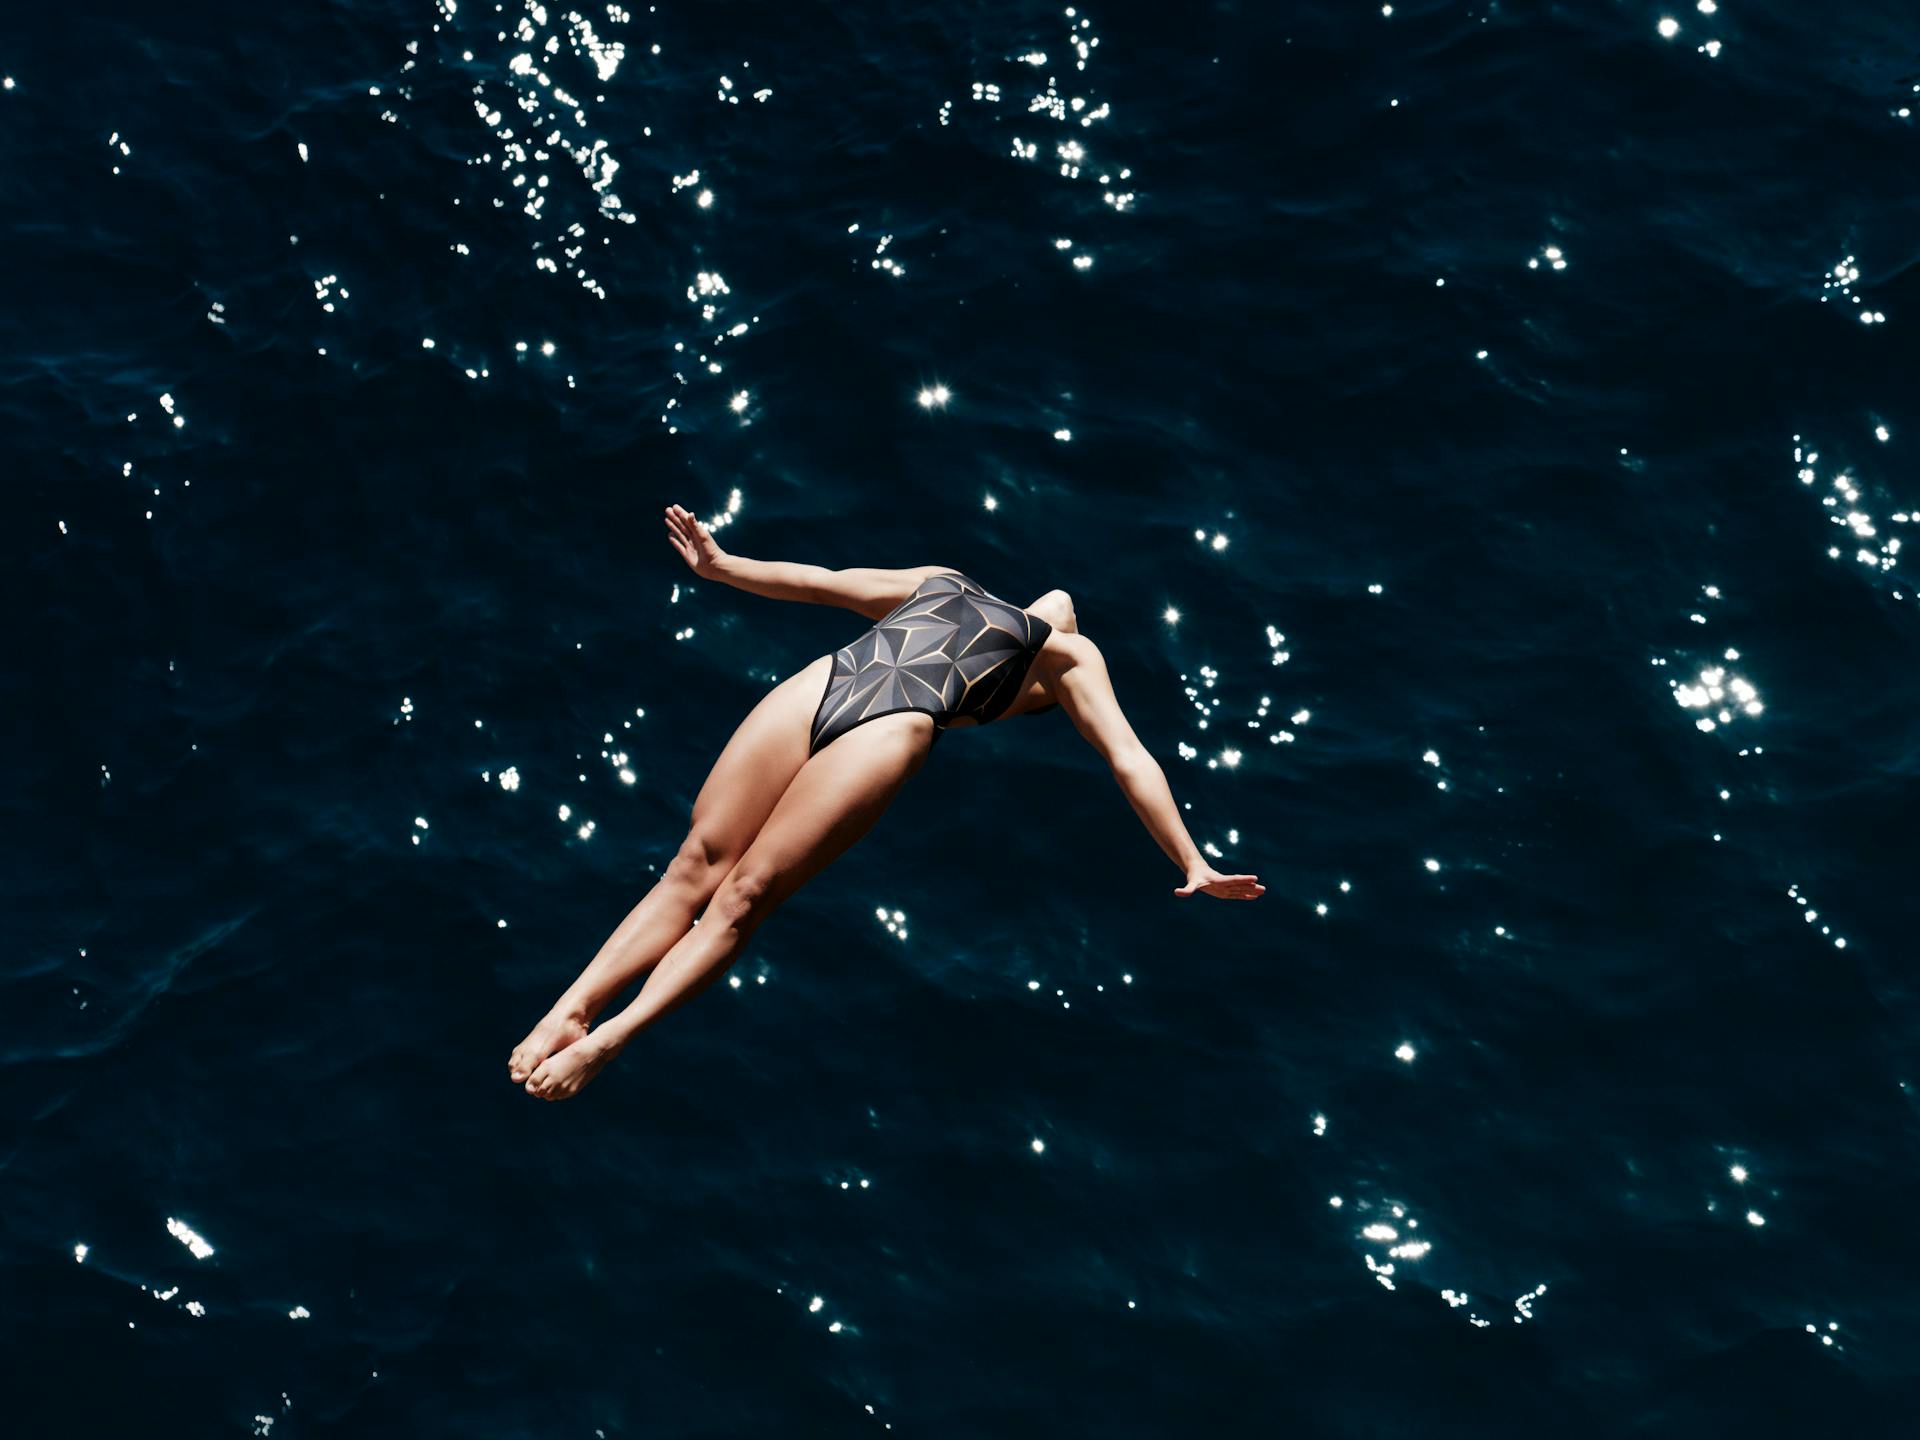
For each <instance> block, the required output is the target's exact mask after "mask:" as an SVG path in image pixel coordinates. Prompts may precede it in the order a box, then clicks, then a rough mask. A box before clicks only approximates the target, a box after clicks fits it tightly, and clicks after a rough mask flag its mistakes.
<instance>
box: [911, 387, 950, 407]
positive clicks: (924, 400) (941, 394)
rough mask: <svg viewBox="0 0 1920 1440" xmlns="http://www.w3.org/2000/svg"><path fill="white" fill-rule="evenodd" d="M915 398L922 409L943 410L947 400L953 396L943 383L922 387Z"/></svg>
mask: <svg viewBox="0 0 1920 1440" xmlns="http://www.w3.org/2000/svg"><path fill="white" fill-rule="evenodd" d="M915 398H917V399H918V400H919V401H920V408H921V409H922V410H944V409H946V408H947V402H948V401H949V400H951V399H952V398H953V392H952V391H951V390H949V389H947V387H946V386H944V385H929V386H925V387H923V388H922V389H921V391H920V394H919V395H918V396H917V397H915Z"/></svg>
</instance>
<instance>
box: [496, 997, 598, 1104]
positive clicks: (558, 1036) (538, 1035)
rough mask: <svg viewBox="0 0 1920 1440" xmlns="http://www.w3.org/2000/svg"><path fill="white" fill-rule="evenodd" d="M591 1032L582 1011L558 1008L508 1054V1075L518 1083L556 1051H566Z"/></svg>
mask: <svg viewBox="0 0 1920 1440" xmlns="http://www.w3.org/2000/svg"><path fill="white" fill-rule="evenodd" d="M586 1033H587V1017H586V1016H584V1015H582V1014H581V1013H580V1012H579V1011H577V1010H574V1011H565V1010H559V1009H555V1010H552V1011H550V1012H549V1013H548V1015H547V1018H546V1019H544V1020H542V1021H541V1022H540V1023H539V1024H538V1025H536V1026H534V1027H533V1033H531V1034H530V1035H528V1036H527V1038H526V1039H524V1040H522V1041H521V1042H520V1043H519V1044H518V1045H516V1046H514V1049H513V1054H511V1055H509V1056H508V1057H507V1078H508V1079H509V1080H511V1081H513V1083H514V1084H516V1085H518V1084H520V1083H521V1082H522V1081H523V1080H525V1079H526V1078H527V1077H528V1076H529V1075H531V1074H533V1072H534V1071H535V1070H536V1069H538V1068H539V1065H540V1062H541V1061H542V1060H545V1059H546V1058H547V1057H548V1056H549V1055H551V1054H553V1053H554V1052H555V1051H556V1050H564V1049H566V1048H567V1046H569V1045H571V1044H573V1042H574V1041H576V1040H578V1039H579V1038H580V1037H581V1036H582V1035H585V1034H586Z"/></svg>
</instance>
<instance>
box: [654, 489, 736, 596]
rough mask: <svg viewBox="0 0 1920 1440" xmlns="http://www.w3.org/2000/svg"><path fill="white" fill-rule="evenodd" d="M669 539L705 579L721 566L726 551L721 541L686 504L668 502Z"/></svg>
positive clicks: (691, 567) (681, 556)
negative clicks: (714, 536) (722, 547)
mask: <svg viewBox="0 0 1920 1440" xmlns="http://www.w3.org/2000/svg"><path fill="white" fill-rule="evenodd" d="M667 543H668V544H670V545H672V546H673V548H674V549H675V550H678V551H679V552H680V558H681V559H682V560H684V561H686V562H687V568H688V569H689V570H691V571H693V573H694V574H696V575H698V576H699V577H700V578H701V579H702V580H711V579H713V578H714V576H715V574H716V573H717V572H718V571H719V569H720V562H721V561H722V560H724V559H726V556H727V552H726V551H724V550H722V549H721V548H720V542H719V541H718V540H715V539H714V538H713V535H712V533H711V532H710V531H709V530H708V529H707V527H706V526H705V525H703V524H702V523H701V522H700V521H699V520H697V519H695V518H694V514H693V512H692V511H691V510H689V509H687V507H686V506H684V505H669V506H667Z"/></svg>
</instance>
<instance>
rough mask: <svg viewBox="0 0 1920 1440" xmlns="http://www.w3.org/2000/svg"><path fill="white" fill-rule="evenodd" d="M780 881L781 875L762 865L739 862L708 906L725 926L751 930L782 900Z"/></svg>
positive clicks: (728, 873) (730, 871) (729, 872)
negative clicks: (780, 898) (780, 897)
mask: <svg viewBox="0 0 1920 1440" xmlns="http://www.w3.org/2000/svg"><path fill="white" fill-rule="evenodd" d="M778 881H779V877H778V876H777V875H773V874H770V873H769V872H767V871H766V870H764V869H763V868H761V867H760V866H758V865H748V864H745V863H742V864H739V865H735V866H734V867H733V868H732V869H731V870H729V871H728V872H727V875H726V878H725V879H724V880H722V881H721V882H720V888H719V889H718V890H716V891H714V893H713V900H712V902H711V903H710V904H709V905H708V907H707V908H708V910H709V912H710V913H711V914H712V915H713V916H714V918H715V919H717V920H719V921H720V922H721V923H722V924H723V925H728V926H731V927H733V928H734V929H736V930H745V929H750V928H752V927H753V926H754V925H757V924H758V923H759V922H760V921H761V920H763V919H765V918H766V916H767V913H768V912H769V911H770V910H772V909H773V907H774V906H775V905H777V904H778V903H779V894H778Z"/></svg>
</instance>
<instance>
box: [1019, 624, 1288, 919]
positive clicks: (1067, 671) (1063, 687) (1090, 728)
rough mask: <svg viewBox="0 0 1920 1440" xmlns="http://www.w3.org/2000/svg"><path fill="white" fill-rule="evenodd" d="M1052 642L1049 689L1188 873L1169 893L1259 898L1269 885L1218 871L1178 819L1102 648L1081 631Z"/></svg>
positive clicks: (1162, 774) (1162, 844)
mask: <svg viewBox="0 0 1920 1440" xmlns="http://www.w3.org/2000/svg"><path fill="white" fill-rule="evenodd" d="M1055 645H1058V646H1059V647H1060V662H1059V665H1058V667H1057V668H1056V669H1055V671H1054V674H1053V690H1054V694H1055V695H1056V696H1057V697H1058V698H1059V701H1060V708H1061V709H1062V710H1064V711H1066V712H1067V715H1068V717H1069V718H1070V719H1071V720H1072V721H1073V723H1074V726H1075V727H1076V728H1077V729H1078V730H1079V731H1080V733H1081V734H1082V735H1084V736H1086V738H1087V742H1088V743H1089V744H1091V745H1092V746H1093V748H1094V749H1096V750H1098V751H1099V752H1100V754H1101V756H1102V757H1103V758H1104V759H1105V760H1106V762H1107V764H1108V765H1110V766H1111V767H1112V769H1113V778H1114V779H1115V780H1117V781H1118V782H1119V783H1120V789H1121V790H1122V791H1124V792H1125V794H1126V797H1127V803H1128V804H1130V805H1132V806H1133V811H1134V813H1135V814H1136V815H1138V816H1139V817H1140V822H1141V823H1142V824H1143V825H1145V826H1146V827H1147V833H1148V834H1149V835H1151V836H1153V838H1154V841H1155V842H1156V843H1157V844H1158V845H1159V846H1160V848H1161V849H1162V850H1164V851H1166V852H1167V858H1168V859H1169V860H1171V861H1173V863H1174V864H1176V865H1178V866H1179V867H1180V868H1181V870H1182V871H1184V872H1185V873H1186V877H1187V879H1186V883H1185V884H1184V885H1181V886H1180V887H1179V888H1177V889H1176V890H1175V891H1174V892H1173V893H1174V894H1176V895H1192V894H1195V893H1196V892H1197V893H1200V894H1206V895H1213V896H1217V897H1218V898H1220V899H1222V900H1257V899H1259V898H1260V896H1262V895H1264V894H1265V893H1266V889H1267V887H1266V886H1264V885H1262V884H1261V883H1260V881H1259V879H1258V877H1256V876H1253V875H1223V874H1221V873H1220V872H1219V871H1218V870H1215V869H1214V868H1213V867H1212V866H1211V865H1209V864H1207V862H1206V859H1205V857H1203V856H1202V855H1201V853H1200V850H1199V847H1198V846H1196V845H1195V844H1194V843H1193V837H1192V836H1191V835H1189V834H1188V833H1187V827H1186V826H1185V825H1184V824H1183V823H1182V822H1181V819H1180V807H1179V806H1178V805H1176V804H1174V800H1173V790H1172V789H1171V787H1169V786H1168V784H1167V776H1166V772H1165V771H1164V770H1162V769H1161V768H1160V762H1159V761H1157V760H1155V759H1154V758H1153V756H1152V755H1151V754H1150V753H1149V752H1148V750H1147V747H1146V746H1144V745H1142V744H1141V743H1140V739H1139V737H1138V736H1137V735H1135V734H1134V733H1133V726H1131V725H1129V724H1128V723H1127V717H1126V714H1125V712H1123V711H1122V710H1121V709H1120V702H1119V700H1118V699H1116V698H1115V696H1114V693H1113V681H1112V679H1111V678H1110V677H1109V676H1108V674H1107V662H1106V659H1105V657H1104V656H1102V655H1101V653H1100V647H1099V646H1097V645H1095V644H1094V643H1093V642H1092V641H1091V640H1089V639H1087V637H1086V636H1084V635H1067V634H1059V635H1056V636H1052V637H1049V639H1048V642H1047V647H1048V649H1052V648H1053V647H1054V646H1055Z"/></svg>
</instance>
